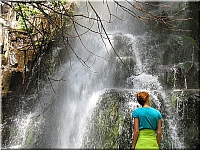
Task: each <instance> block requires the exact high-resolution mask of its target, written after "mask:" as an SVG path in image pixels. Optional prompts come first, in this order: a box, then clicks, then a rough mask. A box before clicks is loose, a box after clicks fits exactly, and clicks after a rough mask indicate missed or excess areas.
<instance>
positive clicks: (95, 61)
mask: <svg viewBox="0 0 200 150" xmlns="http://www.w3.org/2000/svg"><path fill="white" fill-rule="evenodd" d="M84 4H85V3H84V2H82V3H81V4H80V5H79V7H80V11H84V10H83V8H85V7H86V6H85V5H84ZM92 4H93V7H94V8H95V10H96V11H97V12H98V14H99V15H100V16H101V18H104V19H105V20H106V19H108V20H109V17H110V15H109V11H108V7H107V6H106V5H105V4H103V3H101V2H96V3H95V2H94V3H92ZM109 6H110V7H109V9H111V10H112V11H114V12H115V13H116V15H118V16H119V18H123V21H121V20H119V19H117V18H114V17H113V18H114V19H113V18H112V19H113V22H112V23H110V24H109V23H106V22H103V23H105V24H104V27H105V29H106V30H107V34H108V37H109V39H110V41H111V42H112V44H113V46H114V49H115V50H116V51H117V53H118V54H119V57H118V56H116V54H115V53H114V51H113V48H112V46H111V45H110V42H109V40H108V39H106V35H105V34H104V33H103V31H101V33H102V37H103V38H102V37H101V36H100V35H98V34H96V33H91V32H85V31H86V30H87V29H83V28H78V27H77V31H78V32H79V34H80V35H81V36H80V38H81V41H80V40H78V39H76V40H75V41H74V42H73V43H75V44H74V45H73V51H74V52H75V53H76V55H78V56H79V57H80V58H81V59H78V58H77V57H76V55H75V54H74V53H70V60H68V61H66V63H64V64H62V65H61V66H60V67H59V69H58V71H57V72H56V73H55V74H53V75H51V76H50V78H51V79H56V80H58V79H59V81H54V80H51V84H49V82H45V84H44V86H43V87H42V90H40V91H38V90H37V87H36V88H35V89H36V90H35V91H34V92H33V94H31V95H29V96H27V97H25V98H24V100H23V103H30V104H31V105H30V106H29V107H30V108H29V107H25V108H24V107H23V108H22V110H21V111H20V112H19V114H18V115H17V116H16V118H13V125H11V128H12V127H13V131H11V137H10V141H9V144H8V145H6V146H5V147H8V148H33V147H34V148H82V147H83V146H85V145H87V144H85V143H90V142H91V141H92V139H90V138H89V137H90V135H89V133H90V132H92V131H90V130H89V129H90V127H88V126H90V125H92V123H93V122H92V121H93V120H92V117H91V116H92V115H93V116H94V111H95V110H96V109H97V106H98V104H100V103H101V100H102V97H103V95H105V93H106V92H108V91H111V90H113V89H115V90H116V91H115V92H118V93H121V94H122V95H123V96H124V97H126V98H125V101H126V102H127V103H125V104H126V105H127V106H126V105H124V107H120V108H121V109H122V110H123V109H125V108H126V109H127V112H126V113H127V114H126V115H127V116H129V117H131V112H132V111H133V110H134V109H135V108H136V107H138V106H137V102H136V100H135V99H134V96H135V94H136V92H138V91H142V90H145V91H148V92H149V93H150V95H151V100H152V105H153V107H155V108H157V109H159V110H160V111H161V113H163V120H164V123H163V128H164V131H163V134H164V135H163V137H164V139H163V142H162V146H161V148H166V147H168V148H184V141H183V139H182V138H180V135H178V131H177V130H178V127H177V124H178V120H177V116H174V115H173V114H172V113H171V104H170V99H169V97H168V96H166V95H167V94H168V92H167V91H165V89H164V87H163V86H162V84H161V83H160V81H159V77H158V76H157V75H154V74H151V73H150V72H149V70H151V68H149V66H150V64H151V63H152V61H151V60H150V59H147V56H144V55H145V54H147V52H146V49H145V46H147V44H148V42H147V41H150V40H152V39H151V38H149V35H148V36H147V33H145V32H144V31H141V34H138V32H137V34H136V33H135V32H136V31H137V30H142V29H141V28H139V26H140V25H139V23H138V20H137V19H134V18H133V16H131V15H129V14H127V13H126V12H124V11H122V10H120V8H116V5H114V4H113V3H111V2H110V3H109ZM87 7H88V10H87V11H86V13H88V14H89V16H95V14H94V13H92V10H91V8H90V7H89V6H87ZM130 9H131V8H130ZM81 21H82V23H83V24H86V25H87V26H88V27H91V30H97V31H98V30H102V29H100V28H98V25H99V24H93V22H92V20H89V21H86V18H85V19H83V20H81ZM134 23H135V24H136V25H137V26H134ZM113 24H114V25H113ZM82 33H85V34H83V35H82ZM152 38H153V37H152ZM102 40H103V41H102ZM85 47H87V49H86V48H85ZM119 58H121V59H122V60H123V61H124V62H127V64H128V67H127V66H126V67H124V65H123V64H122V63H121V61H119ZM127 64H126V65H127ZM127 68H129V70H128V71H127ZM174 84H175V83H174ZM174 86H175V85H174ZM30 101H33V102H32V103H31V102H30ZM34 102H35V103H34ZM24 105H25V104H23V106H24ZM125 106H126V107H125ZM98 108H100V107H98ZM24 109H27V110H24ZM122 114H123V113H122ZM131 125H132V124H131ZM130 128H132V127H131V126H130ZM122 129H123V128H121V130H122ZM121 130H120V131H121ZM87 134H88V135H87ZM86 137H87V139H85V138H86ZM94 138H95V137H94ZM129 140H131V139H129ZM88 147H89V146H88Z"/></svg>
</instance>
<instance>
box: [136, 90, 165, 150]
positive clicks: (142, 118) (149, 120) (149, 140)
mask: <svg viewBox="0 0 200 150" xmlns="http://www.w3.org/2000/svg"><path fill="white" fill-rule="evenodd" d="M136 97H137V101H138V103H139V104H140V105H141V106H142V107H141V108H137V109H135V110H134V111H133V113H132V116H133V118H134V133H133V139H132V149H151V148H152V149H159V146H160V141H161V136H162V120H161V118H162V115H161V113H160V112H159V111H158V110H156V109H154V108H152V107H150V98H149V94H148V93H147V92H139V93H137V94H136ZM156 133H157V134H156Z"/></svg>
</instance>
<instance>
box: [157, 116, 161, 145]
mask: <svg viewBox="0 0 200 150" xmlns="http://www.w3.org/2000/svg"><path fill="white" fill-rule="evenodd" d="M161 136H162V120H161V119H159V120H158V129H157V137H156V138H157V143H158V146H160V141H161Z"/></svg>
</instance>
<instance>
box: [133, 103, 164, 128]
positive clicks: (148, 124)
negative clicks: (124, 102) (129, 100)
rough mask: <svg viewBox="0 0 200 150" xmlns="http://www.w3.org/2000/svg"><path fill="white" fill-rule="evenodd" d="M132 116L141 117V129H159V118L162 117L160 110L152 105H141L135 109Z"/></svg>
mask: <svg viewBox="0 0 200 150" xmlns="http://www.w3.org/2000/svg"><path fill="white" fill-rule="evenodd" d="M132 116H133V117H134V118H138V119H139V130H141V129H152V130H155V131H156V130H157V127H158V120H159V119H161V118H162V116H161V114H160V112H159V111H158V110H156V109H154V108H152V107H141V108H137V109H136V110H134V111H133V113H132Z"/></svg>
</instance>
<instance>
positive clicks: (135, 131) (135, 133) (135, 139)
mask: <svg viewBox="0 0 200 150" xmlns="http://www.w3.org/2000/svg"><path fill="white" fill-rule="evenodd" d="M138 135H139V120H138V118H134V133H133V138H132V149H134V148H135V145H136V142H137V139H138Z"/></svg>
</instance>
